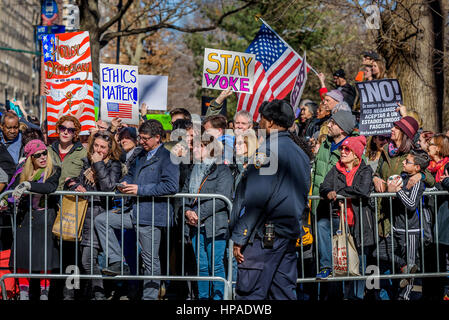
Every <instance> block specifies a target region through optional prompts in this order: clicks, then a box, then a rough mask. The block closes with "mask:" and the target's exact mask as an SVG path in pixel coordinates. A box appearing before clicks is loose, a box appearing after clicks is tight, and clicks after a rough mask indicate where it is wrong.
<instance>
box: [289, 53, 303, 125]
mask: <svg viewBox="0 0 449 320" xmlns="http://www.w3.org/2000/svg"><path fill="white" fill-rule="evenodd" d="M306 66H307V62H306V53H305V52H304V58H303V59H302V61H301V64H300V65H299V72H298V76H297V77H296V82H295V86H294V87H293V90H292V93H291V94H290V104H291V106H292V108H293V110H295V116H296V118H297V117H298V116H299V112H298V110H299V109H298V105H299V101H300V100H301V96H302V92H303V91H304V87H305V86H306V81H307V67H306Z"/></svg>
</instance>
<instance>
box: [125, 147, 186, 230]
mask: <svg viewBox="0 0 449 320" xmlns="http://www.w3.org/2000/svg"><path fill="white" fill-rule="evenodd" d="M147 154H148V152H146V151H145V150H142V152H141V153H139V155H138V156H137V158H136V161H135V162H134V163H133V164H132V165H131V167H130V169H129V171H128V174H127V175H126V176H125V177H124V178H123V180H122V181H126V182H127V183H129V184H137V186H138V190H137V195H138V196H140V198H139V224H142V225H147V226H150V225H152V224H153V200H154V225H155V226H157V227H166V226H167V223H168V220H167V219H168V218H169V219H170V225H173V207H172V204H171V202H170V203H169V204H167V199H166V198H165V197H161V196H164V195H172V194H175V193H177V192H178V190H179V165H177V164H174V163H173V162H172V161H171V159H170V151H168V150H167V149H166V148H164V146H163V145H160V146H159V148H158V149H157V151H156V153H155V154H154V155H153V156H152V158H151V159H150V160H147ZM167 212H168V213H167ZM167 215H168V216H169V217H167ZM132 220H133V224H137V200H136V199H135V197H133V215H132Z"/></svg>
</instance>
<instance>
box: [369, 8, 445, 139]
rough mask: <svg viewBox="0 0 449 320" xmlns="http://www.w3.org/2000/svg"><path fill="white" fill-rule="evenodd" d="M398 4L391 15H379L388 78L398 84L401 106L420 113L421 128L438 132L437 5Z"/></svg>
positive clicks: (385, 13)
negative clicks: (396, 81) (401, 100)
mask: <svg viewBox="0 0 449 320" xmlns="http://www.w3.org/2000/svg"><path fill="white" fill-rule="evenodd" d="M443 1H445V0H443ZM431 2H437V1H431ZM401 3H402V5H398V6H397V8H396V9H395V11H394V13H391V12H389V11H388V10H386V11H384V13H383V14H382V27H381V29H380V31H379V37H378V40H377V42H378V46H379V52H380V53H381V54H382V56H383V57H385V58H386V64H387V75H388V76H389V77H392V78H393V77H394V78H397V79H398V80H399V83H400V84H401V89H402V94H403V102H404V105H406V106H407V107H408V108H410V109H413V110H415V111H417V112H418V113H419V115H420V116H421V118H422V120H423V124H422V126H423V128H424V129H426V130H432V131H437V132H440V131H441V127H442V121H441V116H442V107H443V99H442V98H443V94H444V92H443V90H442V89H443V88H444V87H441V86H442V85H443V84H442V83H440V82H441V77H442V75H443V73H442V70H441V67H442V62H441V59H440V61H438V52H437V51H436V50H438V49H439V48H440V47H441V45H442V43H441V39H440V38H439V37H440V35H439V33H435V29H436V28H437V26H438V25H439V23H440V21H439V20H438V14H441V8H440V10H439V11H440V12H434V10H435V9H438V7H439V5H434V4H435V3H429V1H427V0H403V1H401ZM398 16H399V17H401V18H402V19H401V18H398ZM440 18H441V17H440ZM440 32H441V29H440ZM439 86H440V87H439Z"/></svg>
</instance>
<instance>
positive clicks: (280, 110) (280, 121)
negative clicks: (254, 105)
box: [259, 99, 295, 129]
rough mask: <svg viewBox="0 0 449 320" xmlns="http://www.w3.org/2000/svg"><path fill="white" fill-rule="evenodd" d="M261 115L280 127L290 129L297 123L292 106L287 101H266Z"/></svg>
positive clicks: (261, 106) (262, 105)
mask: <svg viewBox="0 0 449 320" xmlns="http://www.w3.org/2000/svg"><path fill="white" fill-rule="evenodd" d="M259 113H260V114H261V115H262V116H263V117H264V118H265V119H267V120H270V121H271V120H272V121H273V122H274V123H275V124H277V125H278V126H281V127H283V128H286V129H288V128H290V127H291V126H292V125H293V122H294V121H295V114H294V112H293V108H292V107H291V105H290V104H289V103H288V102H287V101H285V100H277V99H276V100H272V101H270V102H268V101H264V102H263V103H262V104H261V105H260V108H259Z"/></svg>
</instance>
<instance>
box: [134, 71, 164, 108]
mask: <svg viewBox="0 0 449 320" xmlns="http://www.w3.org/2000/svg"><path fill="white" fill-rule="evenodd" d="M138 78H139V105H142V103H145V104H146V105H147V110H164V111H165V110H167V91H168V77H167V76H153V75H147V74H139V77H138Z"/></svg>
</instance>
